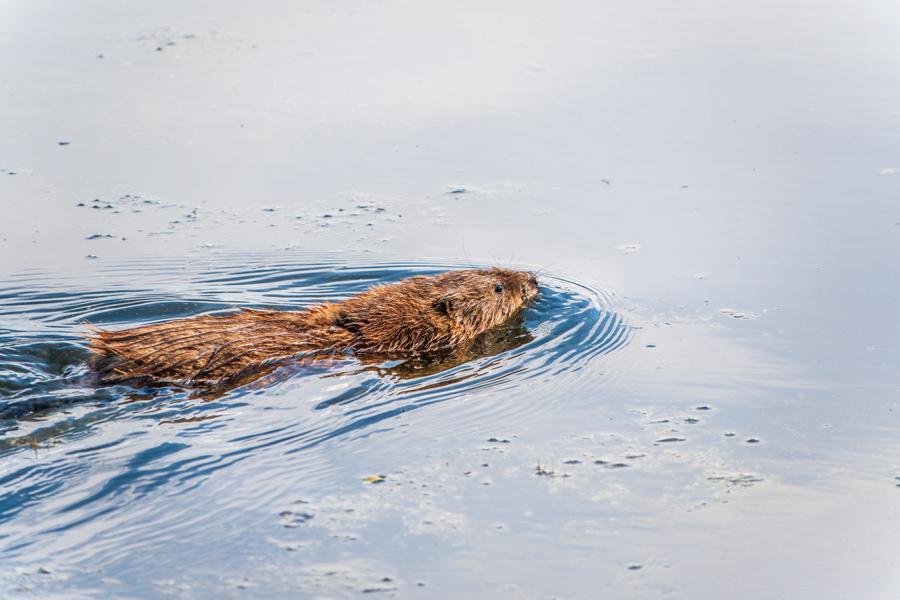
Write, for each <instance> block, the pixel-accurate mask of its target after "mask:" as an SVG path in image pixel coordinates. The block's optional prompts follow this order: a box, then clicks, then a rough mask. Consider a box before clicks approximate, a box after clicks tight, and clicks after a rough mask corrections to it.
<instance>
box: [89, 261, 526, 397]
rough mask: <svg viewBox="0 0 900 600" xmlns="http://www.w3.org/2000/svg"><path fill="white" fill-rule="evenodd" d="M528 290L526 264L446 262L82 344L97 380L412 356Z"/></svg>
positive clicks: (179, 377)
mask: <svg viewBox="0 0 900 600" xmlns="http://www.w3.org/2000/svg"><path fill="white" fill-rule="evenodd" d="M535 295H537V280H536V279H535V277H534V276H533V275H532V274H531V273H527V272H522V271H512V270H507V269H484V270H474V269H473V270H464V271H449V272H447V273H442V274H440V275H435V276H431V277H424V276H419V277H411V278H409V279H405V280H403V281H401V282H399V283H395V284H391V285H379V286H375V287H373V288H372V289H370V290H368V291H366V292H363V293H362V294H359V295H357V296H354V297H352V298H350V299H348V300H344V301H343V302H337V303H328V304H322V305H319V306H315V307H312V308H309V309H306V310H301V311H274V310H251V309H243V310H241V312H238V313H235V314H231V315H224V316H209V315H207V316H199V317H191V318H187V319H180V320H177V321H169V322H166V323H158V324H155V325H147V326H144V327H135V328H132V329H125V330H121V331H105V330H101V329H97V328H94V330H93V331H92V334H91V336H90V349H91V350H92V351H93V352H94V353H95V359H94V368H95V370H96V371H97V373H98V374H99V376H100V381H101V382H102V383H117V382H121V381H128V380H149V381H155V382H169V383H182V384H221V383H233V382H236V381H241V380H245V379H253V378H255V377H258V376H261V375H264V374H265V373H267V372H269V371H271V370H272V369H274V368H275V366H277V365H278V364H280V363H284V362H285V361H287V360H290V359H296V358H298V357H303V356H307V355H308V356H321V355H323V354H329V353H331V354H336V353H346V352H353V353H354V354H357V355H366V354H379V355H404V356H412V355H420V354H425V353H431V352H439V351H443V350H447V349H453V348H458V347H460V346H462V345H464V344H466V343H469V342H471V341H472V340H474V339H475V338H476V337H477V336H478V335H480V334H481V333H483V332H485V331H487V330H489V329H491V328H493V327H496V326H498V325H500V324H502V323H504V322H505V321H506V320H507V319H509V318H510V317H511V316H512V315H514V314H515V313H516V312H517V311H518V310H519V309H520V308H521V307H522V305H523V304H525V303H526V302H528V301H529V300H530V299H531V298H533V297H534V296H535Z"/></svg>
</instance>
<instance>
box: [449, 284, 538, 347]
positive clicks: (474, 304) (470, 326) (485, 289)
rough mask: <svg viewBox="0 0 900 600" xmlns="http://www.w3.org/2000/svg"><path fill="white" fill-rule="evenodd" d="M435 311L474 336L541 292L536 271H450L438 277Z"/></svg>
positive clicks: (467, 334) (498, 322) (468, 335)
mask: <svg viewBox="0 0 900 600" xmlns="http://www.w3.org/2000/svg"><path fill="white" fill-rule="evenodd" d="M436 279H437V283H438V289H439V291H438V295H437V298H436V300H435V301H434V304H433V307H434V310H435V311H437V312H438V313H440V314H442V315H445V316H446V317H448V318H449V319H451V321H453V323H454V324H455V325H456V326H458V327H459V328H460V329H461V330H462V331H463V332H464V335H465V337H468V338H471V337H475V336H476V335H478V334H480V333H482V332H484V331H486V330H488V329H491V328H492V327H496V326H498V325H500V324H501V323H503V322H505V321H506V320H507V319H509V318H510V317H511V316H512V315H513V314H515V313H516V311H518V310H519V309H520V308H522V306H523V305H524V304H525V303H527V302H528V301H530V300H532V299H533V298H534V297H536V296H537V294H538V282H537V278H536V277H535V276H534V274H533V273H529V272H527V271H514V270H511V269H499V268H493V269H478V270H474V269H473V270H465V271H450V272H448V273H444V274H442V275H439V276H438V277H437V278H436Z"/></svg>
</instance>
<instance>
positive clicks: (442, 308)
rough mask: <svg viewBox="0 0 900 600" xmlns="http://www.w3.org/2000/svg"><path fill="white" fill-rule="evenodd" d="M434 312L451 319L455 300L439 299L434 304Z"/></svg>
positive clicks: (445, 297) (448, 298)
mask: <svg viewBox="0 0 900 600" xmlns="http://www.w3.org/2000/svg"><path fill="white" fill-rule="evenodd" d="M434 310H436V311H438V312H439V313H441V314H442V315H447V316H448V317H449V316H450V311H452V310H453V300H451V299H450V297H449V296H444V297H442V298H438V299H437V301H435V303H434Z"/></svg>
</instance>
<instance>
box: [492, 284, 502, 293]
mask: <svg viewBox="0 0 900 600" xmlns="http://www.w3.org/2000/svg"><path fill="white" fill-rule="evenodd" d="M494 291H495V292H497V293H498V294H502V293H503V284H502V283H498V284H497V285H495V286H494Z"/></svg>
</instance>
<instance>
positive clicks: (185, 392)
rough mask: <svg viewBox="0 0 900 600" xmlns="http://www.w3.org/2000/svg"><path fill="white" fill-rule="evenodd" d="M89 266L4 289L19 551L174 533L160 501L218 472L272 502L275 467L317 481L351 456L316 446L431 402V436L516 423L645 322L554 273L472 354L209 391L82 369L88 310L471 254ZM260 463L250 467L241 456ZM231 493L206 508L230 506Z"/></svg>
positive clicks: (253, 303)
mask: <svg viewBox="0 0 900 600" xmlns="http://www.w3.org/2000/svg"><path fill="white" fill-rule="evenodd" d="M92 267H93V268H92V270H90V271H87V272H86V274H85V273H72V274H67V275H66V276H56V275H48V274H42V273H38V272H34V271H30V272H26V273H23V274H20V275H19V276H17V277H15V278H13V279H11V280H9V281H7V282H6V283H5V284H4V285H3V287H2V288H0V300H2V302H0V435H2V437H0V458H2V459H3V460H5V461H6V464H7V470H6V471H5V474H4V476H3V479H2V481H0V483H2V485H3V489H4V492H3V494H2V496H0V523H8V522H10V521H12V520H14V519H16V518H18V517H17V515H19V514H20V513H22V512H23V511H24V512H27V511H36V514H40V515H41V518H40V519H38V520H37V522H39V524H38V525H34V526H33V527H32V528H31V529H28V528H25V529H20V528H13V529H12V530H11V531H12V533H11V534H10V535H9V536H8V537H6V538H0V550H2V549H4V548H5V549H6V550H8V551H15V552H19V551H22V549H24V548H26V547H28V546H29V545H31V544H33V543H35V542H36V540H37V539H38V538H40V539H43V540H45V541H46V540H47V539H49V538H48V537H47V536H53V535H55V536H60V535H62V536H63V537H62V538H60V540H61V541H57V542H55V543H57V544H60V545H62V546H65V547H67V548H68V549H69V550H70V551H71V552H76V550H75V549H74V548H75V547H76V546H77V540H78V539H80V538H79V535H80V534H74V533H72V534H69V533H67V532H71V531H73V530H78V529H79V528H80V527H82V526H87V525H88V524H90V527H91V528H92V529H91V530H92V531H93V532H94V534H93V535H94V536H95V538H96V539H97V540H102V543H101V542H98V544H100V545H99V546H95V547H94V550H97V549H98V548H99V547H101V546H102V547H104V548H106V547H108V548H109V553H110V554H111V555H113V554H114V553H115V551H116V549H117V548H118V549H119V550H121V547H119V546H117V542H116V540H119V541H122V540H124V538H125V536H130V539H131V540H134V539H137V538H136V536H137V537H139V536H140V535H141V534H143V535H145V536H147V537H148V539H149V538H150V537H152V538H154V539H157V538H159V536H160V535H164V534H165V533H166V532H168V533H169V534H173V532H174V531H175V530H176V529H177V527H178V526H179V520H178V518H177V515H172V516H169V515H167V516H166V517H165V520H164V521H161V520H160V519H161V518H162V517H161V516H160V514H159V511H160V510H161V509H162V507H161V505H160V504H159V502H161V500H160V499H161V498H163V497H170V496H171V495H172V494H177V493H178V490H184V489H188V488H193V487H196V486H201V485H211V483H210V481H211V480H213V479H214V478H216V474H217V473H221V472H228V473H231V476H229V477H227V478H226V479H227V480H228V482H227V483H223V482H222V481H221V479H219V480H218V481H219V483H218V484H217V485H218V486H220V487H225V488H228V489H229V490H230V491H229V493H230V494H234V496H225V497H226V498H229V500H228V501H227V502H237V500H235V499H234V498H240V502H242V503H246V502H250V501H251V500H252V499H253V498H256V499H257V500H261V499H264V498H266V497H267V496H272V495H273V494H277V492H278V491H279V490H280V486H285V485H288V484H287V483H286V482H285V481H284V478H283V477H277V476H276V477H273V476H272V474H273V473H281V472H283V471H284V469H285V461H286V460H288V459H289V457H296V456H298V455H302V456H303V457H304V458H303V460H304V471H303V477H304V478H305V479H306V480H316V479H317V478H319V479H323V478H325V477H327V475H328V474H329V473H330V472H332V471H333V470H334V469H336V468H339V467H337V466H335V465H332V464H331V463H330V462H328V461H318V462H317V461H316V460H314V458H313V457H314V456H316V455H317V454H316V453H317V450H316V449H317V448H321V447H328V448H330V449H331V451H334V450H335V449H338V448H339V449H341V452H342V453H343V454H344V455H345V456H365V453H366V448H367V443H368V438H370V437H371V436H375V435H378V434H379V432H382V431H385V430H391V429H395V428H397V427H402V426H404V425H405V424H406V423H407V422H408V421H409V413H411V412H412V411H418V410H419V409H425V408H428V409H429V411H427V412H423V413H416V414H426V415H430V417H431V418H430V420H429V428H428V435H432V436H444V435H454V434H456V433H458V432H459V431H463V430H466V429H467V428H470V427H476V426H478V425H479V424H480V423H484V422H492V423H504V424H505V425H506V426H507V427H509V428H510V429H509V430H507V431H513V430H514V429H515V428H516V427H520V426H525V425H527V424H528V423H531V422H535V420H537V419H539V418H540V415H541V414H544V413H546V412H548V411H554V410H560V409H564V405H565V403H566V402H567V401H568V400H567V399H570V398H571V397H572V395H574V394H579V393H582V392H583V390H584V389H585V388H586V387H588V386H589V385H596V383H597V373H596V370H595V369H592V370H591V373H590V375H588V374H586V372H587V371H588V369H587V367H588V366H589V365H591V364H592V363H593V362H594V361H597V359H599V358H600V357H603V356H605V355H610V354H611V353H614V352H615V351H616V350H617V349H619V348H621V347H622V346H624V345H625V344H627V343H628V341H629V340H630V339H631V335H632V328H631V326H629V325H628V323H627V322H626V320H625V319H624V317H623V316H622V314H621V313H620V312H618V311H617V309H616V306H615V298H614V297H613V296H612V295H611V294H609V293H608V292H605V291H604V290H601V289H597V288H594V287H591V286H588V285H585V284H583V283H580V282H577V281H574V280H571V279H567V278H565V277H562V276H558V275H541V277H540V284H541V290H540V295H539V297H538V299H537V300H536V301H534V302H533V303H532V304H531V305H529V306H528V307H527V309H526V310H524V311H523V312H521V313H520V315H519V316H518V317H517V318H515V319H512V320H511V321H510V323H508V324H507V325H506V326H505V327H503V328H500V329H498V330H495V331H492V332H489V333H487V334H485V336H483V337H482V338H481V339H479V340H478V341H477V342H476V343H475V344H474V345H473V346H472V348H470V349H468V350H467V351H466V352H465V353H462V354H459V355H454V356H445V357H442V358H441V359H439V360H433V361H430V362H425V361H397V360H394V361H379V362H368V361H366V362H360V361H357V360H352V359H347V360H334V361H331V362H327V363H322V364H314V365H311V366H310V365H290V366H285V367H282V368H279V369H278V370H276V371H275V372H273V373H272V374H270V375H268V376H267V377H265V378H263V379H261V380H259V381H257V382H254V383H252V384H249V385H246V386H244V387H241V388H237V389H233V390H223V391H220V392H217V393H212V394H211V393H204V392H202V391H198V390H190V389H182V388H178V387H135V386H111V387H100V388H98V387H95V386H93V385H91V380H90V378H89V377H88V372H87V368H86V367H85V361H86V359H87V357H88V356H89V353H88V351H87V350H86V349H85V345H84V339H83V335H84V333H85V323H86V322H90V323H93V324H97V325H117V326H121V325H125V324H138V323H150V322H157V321H163V320H168V319H173V318H182V317H186V316H190V315H196V314H208V313H214V312H219V311H223V310H230V309H233V308H236V307H240V306H247V307H269V308H277V309H286V310H289V309H296V308H298V307H304V306H309V305H312V304H317V303H320V302H324V301H331V300H339V299H342V298H346V297H349V296H352V295H354V294H356V293H359V292H360V291H363V290H365V289H367V288H369V287H370V286H372V285H373V284H375V283H385V282H393V281H398V280H401V279H404V278H406V277H410V276H413V275H423V274H424V275H427V274H433V273H438V272H441V271H444V270H447V269H449V268H464V266H463V265H457V264H441V263H413V262H392V263H375V264H373V263H368V264H364V263H359V264H354V263H351V262H347V261H342V260H339V259H338V258H336V257H334V256H326V257H309V256H306V257H299V258H294V259H289V258H286V257H285V256H284V255H279V256H277V257H276V256H265V255H263V256H259V257H256V258H254V259H252V260H248V258H247V257H246V256H241V257H236V256H235V257H228V256H225V257H217V258H215V259H213V260H210V259H203V260H199V261H194V262H187V263H184V264H173V263H172V262H170V261H162V260H146V261H140V262H132V263H124V264H114V265H109V266H104V265H92ZM89 268H91V267H89ZM135 273H140V285H135V284H134V279H135V277H134V274H135ZM614 373H615V361H612V360H606V361H604V364H603V374H604V376H611V375H614ZM548 385H552V387H553V392H554V393H552V394H548V393H547V386H548ZM431 411H434V412H433V413H432V412H431ZM498 433H501V434H505V432H498ZM35 456H38V457H42V458H40V460H41V461H42V462H40V463H35V460H34V458H33V457H35ZM50 457H52V459H50ZM248 460H249V461H251V463H248V464H252V465H253V468H252V469H247V468H244V467H241V466H240V465H241V464H242V463H244V462H245V461H248ZM290 460H295V458H290ZM43 461H49V462H47V463H46V464H43ZM88 482H89V483H88ZM220 493H225V492H220ZM150 498H155V499H156V500H155V501H150V500H149V499H150ZM227 502H226V503H223V504H222V505H221V506H217V507H216V508H215V510H213V509H212V508H211V512H210V514H208V515H206V516H204V519H209V522H212V521H214V519H215V515H216V514H220V515H221V514H224V512H225V511H226V509H227V507H228V506H229V504H228V503H227ZM145 503H148V504H145ZM138 506H140V510H136V507H138ZM126 507H128V510H129V511H131V513H130V514H129V513H126V512H123V511H124V510H125V509H126ZM151 514H153V515H155V516H154V517H153V518H152V519H148V515H151ZM138 518H140V519H143V520H142V521H137V520H136V519H138ZM223 518H224V517H223ZM205 522H206V521H205ZM161 523H164V524H165V525H161ZM160 527H163V529H164V531H162V530H160ZM198 527H200V525H198ZM203 527H206V525H203ZM210 527H212V525H210ZM165 528H171V529H165ZM137 532H141V533H140V534H139V533H137ZM54 539H57V538H54ZM122 543H125V542H124V541H122Z"/></svg>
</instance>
